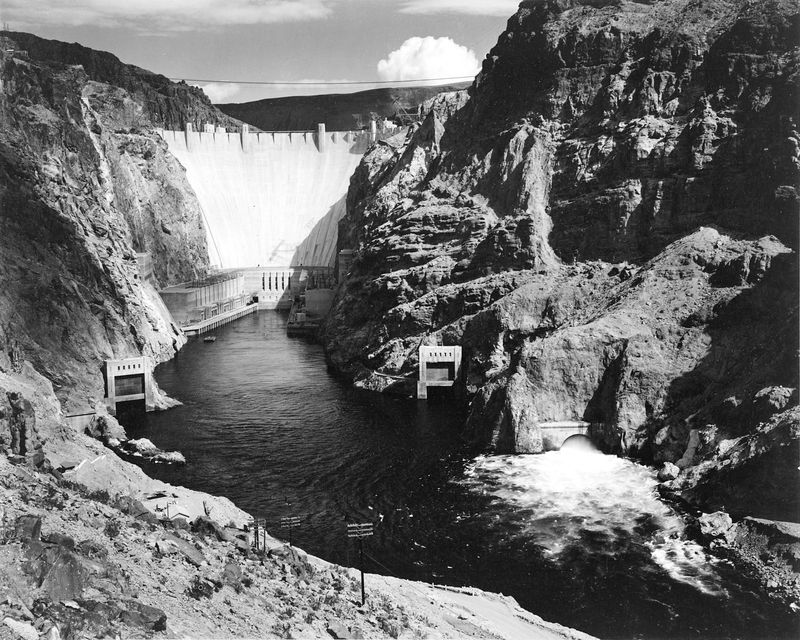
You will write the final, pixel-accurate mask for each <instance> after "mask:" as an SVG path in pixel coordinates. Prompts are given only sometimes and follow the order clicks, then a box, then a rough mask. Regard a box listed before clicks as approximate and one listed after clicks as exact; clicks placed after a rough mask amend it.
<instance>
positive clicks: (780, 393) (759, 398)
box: [753, 386, 797, 422]
mask: <svg viewBox="0 0 800 640" xmlns="http://www.w3.org/2000/svg"><path fill="white" fill-rule="evenodd" d="M796 392H797V389H792V388H791V387H780V386H779V387H766V388H764V389H761V391H758V392H757V393H756V394H755V395H754V396H753V419H754V420H756V421H759V422H761V421H764V420H768V419H769V418H770V416H772V414H774V413H777V412H779V411H783V410H784V409H785V408H786V407H787V405H788V404H789V402H790V401H791V399H792V397H793V396H794V395H795V394H796Z"/></svg>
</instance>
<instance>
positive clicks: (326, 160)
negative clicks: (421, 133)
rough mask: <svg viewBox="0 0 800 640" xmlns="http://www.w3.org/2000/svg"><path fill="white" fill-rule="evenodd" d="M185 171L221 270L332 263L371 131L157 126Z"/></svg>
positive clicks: (214, 261)
mask: <svg viewBox="0 0 800 640" xmlns="http://www.w3.org/2000/svg"><path fill="white" fill-rule="evenodd" d="M159 134H160V135H161V136H162V137H163V138H164V140H166V142H167V145H168V147H169V150H170V152H171V153H172V154H173V155H174V156H175V157H176V158H177V159H178V160H179V161H180V163H181V164H182V165H183V166H184V167H185V169H186V177H187V179H188V180H189V184H190V185H191V186H192V188H193V189H194V191H195V193H196V194H197V198H198V200H199V201H200V205H201V207H202V210H203V214H204V218H205V226H206V232H207V234H208V249H209V257H210V259H211V263H212V264H214V265H216V266H217V267H219V268H221V269H237V268H248V267H249V268H252V267H256V266H261V267H272V268H275V267H293V266H298V265H307V266H320V267H322V266H333V263H334V261H335V252H336V235H337V223H338V222H339V220H340V218H341V217H342V216H343V215H344V213H345V197H346V195H347V189H348V186H349V184H350V176H351V175H352V174H353V172H354V171H355V168H356V166H357V165H358V163H359V162H360V160H361V157H362V155H363V154H364V152H365V151H366V149H367V147H368V146H369V144H370V142H371V141H372V140H374V134H370V133H369V132H361V131H357V132H356V131H348V132H339V131H336V132H326V131H325V127H324V125H320V126H319V128H318V130H317V131H316V132H313V131H301V132H294V131H293V132H258V133H256V132H251V131H249V128H248V127H247V125H245V126H244V127H243V128H242V131H241V132H226V131H225V130H223V129H220V128H217V129H215V128H214V127H212V126H207V127H206V130H204V131H194V130H193V129H192V127H191V126H187V128H186V130H185V131H169V130H160V131H159Z"/></svg>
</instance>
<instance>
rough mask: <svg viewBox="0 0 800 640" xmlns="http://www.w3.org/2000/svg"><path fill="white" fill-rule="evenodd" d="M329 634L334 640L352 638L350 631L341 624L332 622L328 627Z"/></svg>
mask: <svg viewBox="0 0 800 640" xmlns="http://www.w3.org/2000/svg"><path fill="white" fill-rule="evenodd" d="M327 632H328V634H329V635H330V636H331V637H332V638H337V640H345V639H347V638H350V629H348V628H347V627H346V626H345V625H344V624H342V623H341V622H331V623H330V624H329V625H328V628H327Z"/></svg>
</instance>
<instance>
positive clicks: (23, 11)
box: [2, 0, 331, 32]
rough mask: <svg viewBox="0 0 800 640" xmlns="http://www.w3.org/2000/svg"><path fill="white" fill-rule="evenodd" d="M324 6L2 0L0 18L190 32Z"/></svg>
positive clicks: (260, 0) (271, 0)
mask: <svg viewBox="0 0 800 640" xmlns="http://www.w3.org/2000/svg"><path fill="white" fill-rule="evenodd" d="M329 4H330V0H225V2H219V0H3V2H2V19H3V20H4V21H5V22H9V23H11V26H12V27H13V28H14V29H19V28H29V27H36V26H41V25H66V26H73V27H75V26H82V25H89V26H96V27H118V26H126V27H130V28H133V29H136V30H139V31H147V32H158V31H161V32H169V31H192V30H197V29H209V28H214V27H220V26H225V25H244V24H264V23H274V22H297V21H302V20H314V19H321V18H325V17H327V16H328V15H330V13H331V8H330V6H329Z"/></svg>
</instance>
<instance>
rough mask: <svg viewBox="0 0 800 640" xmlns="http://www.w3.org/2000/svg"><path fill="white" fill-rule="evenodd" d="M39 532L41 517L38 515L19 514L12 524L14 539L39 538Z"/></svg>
mask: <svg viewBox="0 0 800 640" xmlns="http://www.w3.org/2000/svg"><path fill="white" fill-rule="evenodd" d="M41 532H42V518H41V517H40V516H34V515H24V516H20V517H19V518H17V521H16V523H15V524H14V539H16V540H20V541H22V542H30V541H32V540H33V541H35V540H39V538H40V536H41Z"/></svg>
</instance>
